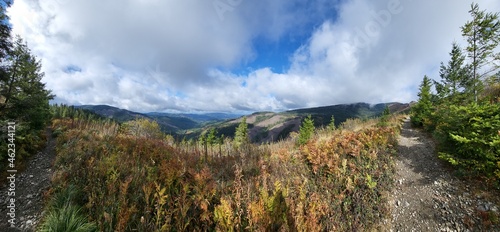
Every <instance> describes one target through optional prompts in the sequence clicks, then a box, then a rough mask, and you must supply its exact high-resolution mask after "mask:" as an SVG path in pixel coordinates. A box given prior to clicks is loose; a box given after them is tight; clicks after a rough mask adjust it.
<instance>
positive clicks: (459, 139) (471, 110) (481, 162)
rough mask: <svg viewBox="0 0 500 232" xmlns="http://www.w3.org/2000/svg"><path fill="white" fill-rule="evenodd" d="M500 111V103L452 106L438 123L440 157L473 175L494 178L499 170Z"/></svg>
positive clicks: (499, 177)
mask: <svg viewBox="0 0 500 232" xmlns="http://www.w3.org/2000/svg"><path fill="white" fill-rule="evenodd" d="M499 112H500V104H484V105H477V104H471V105H468V106H450V107H449V108H448V110H447V112H446V113H443V114H441V115H440V118H438V121H437V123H436V131H435V134H436V135H437V138H438V139H439V141H440V147H439V149H440V152H439V157H440V158H442V159H444V160H446V161H448V162H449V163H451V164H452V165H455V166H457V167H459V168H460V169H464V170H467V171H472V172H473V173H474V174H477V175H485V176H486V177H493V176H495V173H499V171H500V167H499V166H498V162H500V132H499V130H500V114H499ZM496 178H498V179H500V176H498V175H497V176H496Z"/></svg>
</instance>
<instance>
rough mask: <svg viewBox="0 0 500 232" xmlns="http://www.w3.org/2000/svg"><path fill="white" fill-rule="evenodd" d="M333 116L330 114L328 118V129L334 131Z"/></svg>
mask: <svg viewBox="0 0 500 232" xmlns="http://www.w3.org/2000/svg"><path fill="white" fill-rule="evenodd" d="M335 128H336V127H335V117H334V116H333V115H332V117H331V119H330V123H329V124H328V129H330V130H332V131H334V130H335Z"/></svg>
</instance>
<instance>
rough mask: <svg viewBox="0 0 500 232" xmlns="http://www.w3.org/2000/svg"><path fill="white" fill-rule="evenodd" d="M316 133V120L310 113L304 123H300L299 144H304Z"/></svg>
mask: <svg viewBox="0 0 500 232" xmlns="http://www.w3.org/2000/svg"><path fill="white" fill-rule="evenodd" d="M313 133H314V120H313V119H312V118H311V115H308V116H307V118H305V119H304V121H303V122H302V125H300V129H299V140H298V144H299V145H304V144H306V143H307V141H309V139H311V137H312V136H313Z"/></svg>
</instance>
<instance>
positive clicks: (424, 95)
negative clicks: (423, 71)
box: [411, 76, 432, 126]
mask: <svg viewBox="0 0 500 232" xmlns="http://www.w3.org/2000/svg"><path fill="white" fill-rule="evenodd" d="M431 87H432V83H431V79H429V77H427V76H424V79H423V80H422V83H421V84H420V89H419V90H420V91H419V93H418V97H419V99H418V102H417V104H415V105H414V106H413V107H412V113H411V122H412V124H413V125H415V126H423V125H424V121H425V120H426V119H428V118H429V116H430V114H431V109H432V94H431Z"/></svg>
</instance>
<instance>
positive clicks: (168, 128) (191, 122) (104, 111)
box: [75, 105, 242, 134]
mask: <svg viewBox="0 0 500 232" xmlns="http://www.w3.org/2000/svg"><path fill="white" fill-rule="evenodd" d="M75 107H76V108H81V109H86V110H90V111H92V112H94V113H96V114H99V115H102V116H104V117H107V118H112V119H114V120H116V121H118V122H126V121H130V120H134V119H136V118H149V119H152V120H155V121H157V122H158V124H160V126H161V128H162V130H163V131H164V132H166V133H171V134H183V131H185V130H189V129H194V128H200V127H203V126H204V125H206V124H209V123H215V122H220V121H224V120H228V119H234V118H238V117H240V116H242V115H240V114H225V113H206V114H172V113H158V112H151V113H137V112H133V111H129V110H124V109H120V108H116V107H113V106H108V105H82V106H75Z"/></svg>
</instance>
